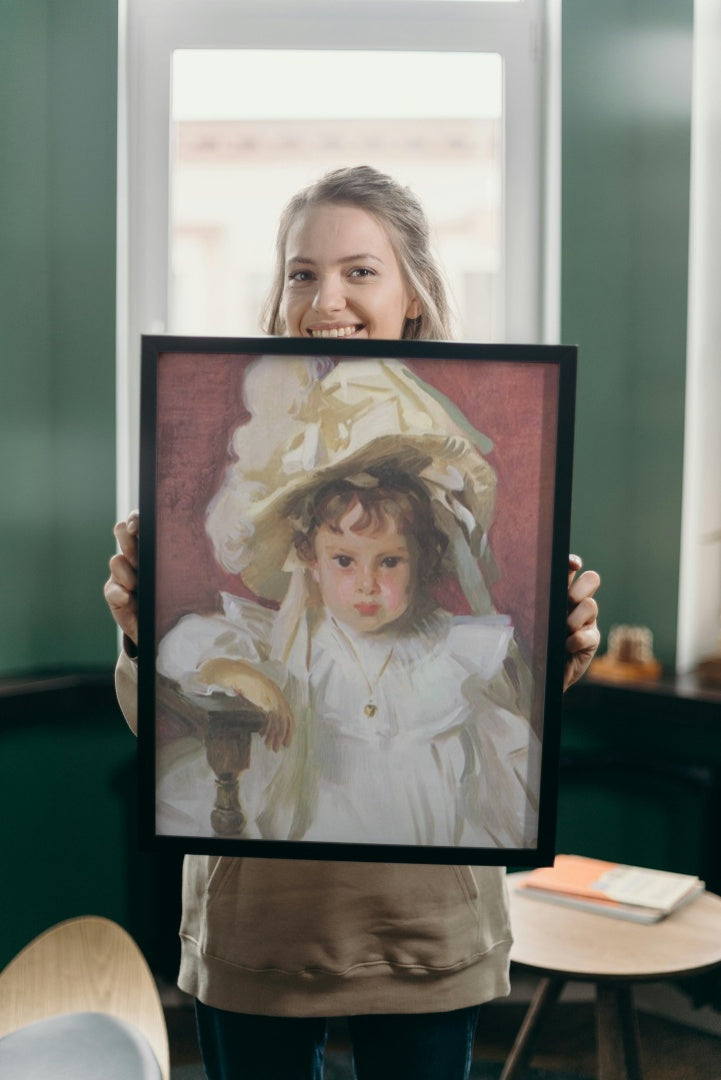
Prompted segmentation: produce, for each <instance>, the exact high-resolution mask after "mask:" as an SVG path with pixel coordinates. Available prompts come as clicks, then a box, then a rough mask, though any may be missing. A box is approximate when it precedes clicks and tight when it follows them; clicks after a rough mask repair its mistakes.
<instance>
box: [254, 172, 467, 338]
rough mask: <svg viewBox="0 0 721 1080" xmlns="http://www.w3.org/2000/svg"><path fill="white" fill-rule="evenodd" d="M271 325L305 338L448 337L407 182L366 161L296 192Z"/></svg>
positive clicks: (284, 231) (423, 225)
mask: <svg viewBox="0 0 721 1080" xmlns="http://www.w3.org/2000/svg"><path fill="white" fill-rule="evenodd" d="M264 329H266V330H267V332H268V333H270V334H290V335H291V336H298V337H306V336H309V337H367V338H387V339H398V338H411V339H420V338H425V339H431V338H436V339H441V340H445V339H447V338H449V337H450V336H451V332H450V313H449V308H448V301H447V299H446V292H445V288H444V285H443V281H442V279H441V273H440V270H439V269H438V266H437V264H436V262H435V260H434V259H433V256H432V253H431V250H430V235H429V229H428V224H427V221H426V217H425V214H424V211H423V208H422V206H421V205H420V203H419V201H418V199H417V198H416V196H415V195H414V194H413V192H412V191H410V189H408V188H405V187H403V186H402V185H400V184H398V183H397V182H396V181H395V180H393V179H392V178H391V177H389V176H386V175H385V174H383V173H380V172H378V171H377V170H376V169H372V168H369V167H368V166H359V167H356V168H346V169H336V170H335V171H334V172H331V173H328V174H327V175H326V176H323V177H321V179H320V180H318V181H316V183H314V184H311V185H310V186H309V187H307V188H305V189H304V190H303V191H301V192H299V193H298V194H297V195H295V196H294V197H293V198H292V199H291V200H290V202H289V203H288V205H287V206H286V208H285V210H284V212H283V215H282V217H281V220H280V225H279V227H278V237H277V241H276V263H275V277H274V281H273V285H272V288H271V292H270V296H269V298H268V302H267V305H266V314H265V320H264Z"/></svg>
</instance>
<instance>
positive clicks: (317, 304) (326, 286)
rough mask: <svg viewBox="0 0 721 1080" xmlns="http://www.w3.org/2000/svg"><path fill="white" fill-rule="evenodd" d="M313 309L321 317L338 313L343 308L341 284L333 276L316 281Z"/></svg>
mask: <svg viewBox="0 0 721 1080" xmlns="http://www.w3.org/2000/svg"><path fill="white" fill-rule="evenodd" d="M313 307H314V308H315V310H316V311H317V312H319V313H320V314H322V315H326V314H330V313H332V312H336V311H340V310H342V308H344V307H345V297H344V295H343V287H342V283H341V282H340V281H339V280H338V278H337V277H336V276H335V275H327V276H325V277H322V278H320V279H319V281H318V287H317V289H316V293H315V297H314V298H313Z"/></svg>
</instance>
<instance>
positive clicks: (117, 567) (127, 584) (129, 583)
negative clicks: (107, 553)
mask: <svg viewBox="0 0 721 1080" xmlns="http://www.w3.org/2000/svg"><path fill="white" fill-rule="evenodd" d="M108 565H109V567H110V580H111V581H115V582H117V583H118V584H119V585H122V587H123V588H124V589H127V590H128V592H135V591H136V589H137V587H138V575H137V573H136V571H135V567H134V566H133V565H132V564H131V563H130V562H129V561H128V559H127V558H126V556H125V555H113V557H112V558H111V559H110V562H109V563H108Z"/></svg>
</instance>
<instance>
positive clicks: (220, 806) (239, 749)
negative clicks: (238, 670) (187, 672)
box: [156, 675, 265, 837]
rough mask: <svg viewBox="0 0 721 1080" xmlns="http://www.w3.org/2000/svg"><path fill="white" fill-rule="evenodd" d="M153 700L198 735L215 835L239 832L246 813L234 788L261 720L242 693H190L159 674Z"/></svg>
mask: <svg viewBox="0 0 721 1080" xmlns="http://www.w3.org/2000/svg"><path fill="white" fill-rule="evenodd" d="M156 697H157V704H158V705H161V706H163V707H164V708H165V709H167V710H168V712H169V713H171V715H172V716H173V717H174V718H175V719H176V720H179V721H181V723H182V725H183V726H184V728H185V729H186V731H188V732H189V733H190V734H192V735H194V736H195V737H196V738H198V739H200V740H201V741H202V742H203V744H204V746H205V752H206V755H207V758H208V764H209V765H210V767H211V769H212V770H213V773H214V775H215V785H216V795H215V805H214V807H213V810H212V811H211V814H210V823H211V825H212V826H213V829H214V831H215V832H216V833H217V834H218V835H219V836H227V837H233V836H242V834H243V830H244V828H245V825H246V822H247V818H246V816H245V813H244V812H243V807H242V805H241V802H240V795H239V791H238V780H239V777H240V774H241V773H242V772H244V771H245V770H246V769H248V768H249V767H250V754H251V736H252V734H253V733H254V732H257V731H260V730H261V728H262V727H263V724H264V722H265V717H264V715H263V713H262V712H260V711H259V710H258V709H256V708H255V707H254V706H253V705H251V704H250V702H248V701H246V699H245V698H242V697H239V696H235V697H229V696H227V695H226V694H210V695H209V696H208V697H200V696H196V697H192V698H191V697H189V696H188V695H186V694H182V693H181V692H180V690H179V688H178V686H177V684H176V683H174V682H172V680H170V679H166V678H164V677H163V676H162V675H161V676H158V680H157V684H156Z"/></svg>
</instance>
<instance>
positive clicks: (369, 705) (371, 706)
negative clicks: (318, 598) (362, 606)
mask: <svg viewBox="0 0 721 1080" xmlns="http://www.w3.org/2000/svg"><path fill="white" fill-rule="evenodd" d="M333 623H334V625H335V627H336V629H337V630H338V633H339V634H340V635H341V637H342V638H343V640H344V641H345V643H346V645H347V646H348V649H349V650H350V652H351V655H352V656H353V659H354V660H355V662H356V664H357V665H358V670H359V671H360V673H361V675H362V676H363V678H364V679H365V681H366V685H367V687H368V701H367V702H366V704H365V705H364V706H363V712H364V713H365V714H366V716H368V717H373V716H375V714H376V713H377V712H378V706H377V705H376V703H375V702H374V701H373V696H374V695H373V691H374V690H375V689H376V688H377V686H378V683H379V682H380V681H381V679H382V677H383V674H384V672H385V670H386V668H387V667H388V665H389V664H390V662H391V658H392V656H393V650H394V648H395V646H394V645H391V647H390V650H389V652H388V655H387V656H386V658H385V660H384V661H383V663H382V664H381V666H380V668H379V671H378V674H377V675H376V677H375V679H373V681H372V682H371V680H370V679H369V678H368V672H367V671H366V669H365V668H364V667H363V661H362V660H361V658H360V656H359V655H358V650H357V649H356V647H355V645H354V644H353V641H352V640H351V638H349V637H348V635H347V634H346V632H345V630H344V629H343V627H342V626H340V624H339V623H337V622H336V621H335V619H334V620H333Z"/></svg>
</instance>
